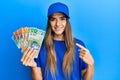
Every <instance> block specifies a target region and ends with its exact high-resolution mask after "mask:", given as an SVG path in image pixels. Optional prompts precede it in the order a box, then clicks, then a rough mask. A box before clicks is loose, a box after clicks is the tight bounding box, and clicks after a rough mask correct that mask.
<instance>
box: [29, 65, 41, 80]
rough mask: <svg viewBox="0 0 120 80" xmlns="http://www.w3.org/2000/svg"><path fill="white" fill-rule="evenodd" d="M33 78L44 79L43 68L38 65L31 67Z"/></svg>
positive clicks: (34, 79) (36, 79) (35, 79)
mask: <svg viewBox="0 0 120 80" xmlns="http://www.w3.org/2000/svg"><path fill="white" fill-rule="evenodd" d="M31 75H32V80H42V73H41V69H40V68H38V67H31Z"/></svg>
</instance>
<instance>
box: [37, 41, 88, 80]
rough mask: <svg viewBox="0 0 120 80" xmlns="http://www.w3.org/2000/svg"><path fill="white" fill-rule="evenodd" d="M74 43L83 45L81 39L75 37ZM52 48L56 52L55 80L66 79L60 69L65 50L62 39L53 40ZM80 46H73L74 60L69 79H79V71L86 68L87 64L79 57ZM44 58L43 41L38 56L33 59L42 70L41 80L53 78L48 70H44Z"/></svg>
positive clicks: (45, 53)
mask: <svg viewBox="0 0 120 80" xmlns="http://www.w3.org/2000/svg"><path fill="white" fill-rule="evenodd" d="M75 43H79V44H81V45H82V46H85V45H84V43H83V42H82V41H81V40H78V39H75ZM54 49H55V52H56V59H57V63H56V64H57V73H56V74H55V80H68V79H66V78H65V76H64V73H63V71H62V62H63V57H64V54H65V51H66V45H65V42H64V41H59V40H54ZM79 49H80V48H79V47H78V46H75V50H74V57H75V62H74V63H73V65H72V73H71V76H70V79H71V80H81V71H82V70H83V69H85V68H87V64H86V63H85V62H83V60H81V59H80V58H79V52H78V50H79ZM46 59H47V50H46V48H45V46H44V43H43V44H42V46H41V50H40V53H39V56H38V58H37V59H35V61H36V63H37V66H38V67H40V68H41V70H42V77H43V80H54V79H53V78H52V75H51V73H50V70H48V71H47V72H45V66H46Z"/></svg>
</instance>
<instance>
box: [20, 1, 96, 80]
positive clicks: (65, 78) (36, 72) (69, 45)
mask: <svg viewBox="0 0 120 80" xmlns="http://www.w3.org/2000/svg"><path fill="white" fill-rule="evenodd" d="M69 18H70V16H69V10H68V7H67V6H66V5H65V4H63V3H60V2H57V3H54V4H52V5H50V7H49V9H48V23H47V29H46V35H45V39H44V42H43V44H42V47H41V50H40V53H39V56H38V58H37V59H34V57H35V55H36V54H35V51H34V50H33V49H31V48H27V49H26V50H25V51H24V54H23V56H22V58H21V61H22V63H23V65H25V66H30V67H31V72H32V78H33V80H81V79H83V80H92V77H93V74H94V60H93V58H92V56H91V54H90V52H89V50H88V49H86V48H85V45H84V43H83V42H82V41H81V40H78V39H75V38H74V37H73V35H72V30H71V25H70V22H69Z"/></svg>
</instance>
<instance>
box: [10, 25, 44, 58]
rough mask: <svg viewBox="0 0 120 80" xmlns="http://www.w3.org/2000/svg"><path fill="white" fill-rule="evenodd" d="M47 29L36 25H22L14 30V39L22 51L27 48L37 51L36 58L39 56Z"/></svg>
mask: <svg viewBox="0 0 120 80" xmlns="http://www.w3.org/2000/svg"><path fill="white" fill-rule="evenodd" d="M44 36H45V31H44V30H42V29H39V28H36V27H21V28H19V29H18V30H16V31H15V32H13V36H12V40H13V41H14V42H15V44H16V45H17V47H18V48H19V49H21V52H22V53H23V51H24V50H25V49H26V48H27V47H30V48H33V49H34V50H35V51H36V53H37V54H36V56H35V58H37V57H38V54H39V51H40V48H41V45H42V42H43V39H44Z"/></svg>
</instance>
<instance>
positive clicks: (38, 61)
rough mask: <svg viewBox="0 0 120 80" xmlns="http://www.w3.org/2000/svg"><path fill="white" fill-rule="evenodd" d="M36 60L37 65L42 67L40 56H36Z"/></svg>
mask: <svg viewBox="0 0 120 80" xmlns="http://www.w3.org/2000/svg"><path fill="white" fill-rule="evenodd" d="M34 60H35V62H36V64H37V67H41V62H40V59H39V57H38V58H35V59H34Z"/></svg>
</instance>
